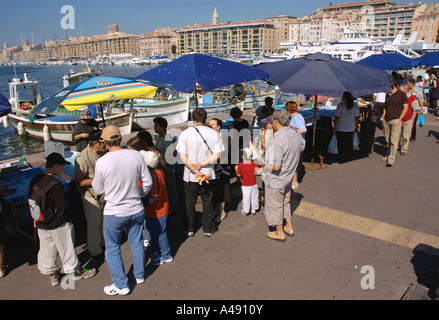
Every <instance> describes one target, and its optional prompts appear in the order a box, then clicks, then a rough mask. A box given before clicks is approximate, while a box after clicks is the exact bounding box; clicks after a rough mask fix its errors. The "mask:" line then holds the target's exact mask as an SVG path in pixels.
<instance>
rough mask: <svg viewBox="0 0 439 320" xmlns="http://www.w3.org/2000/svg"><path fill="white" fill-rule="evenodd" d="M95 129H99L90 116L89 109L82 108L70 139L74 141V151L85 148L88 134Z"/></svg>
mask: <svg viewBox="0 0 439 320" xmlns="http://www.w3.org/2000/svg"><path fill="white" fill-rule="evenodd" d="M96 129H99V126H98V123H97V122H96V120H95V119H93V117H92V116H91V112H90V110H88V109H84V110H82V112H81V117H80V121H78V123H77V124H76V125H75V127H74V128H73V132H72V140H73V141H75V142H76V151H78V152H81V151H82V150H84V149H85V148H87V145H88V135H89V134H90V132H92V131H93V130H96Z"/></svg>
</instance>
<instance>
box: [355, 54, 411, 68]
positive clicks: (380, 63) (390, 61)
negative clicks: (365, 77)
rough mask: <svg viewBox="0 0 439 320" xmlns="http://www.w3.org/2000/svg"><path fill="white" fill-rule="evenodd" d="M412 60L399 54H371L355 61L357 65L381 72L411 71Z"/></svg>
mask: <svg viewBox="0 0 439 320" xmlns="http://www.w3.org/2000/svg"><path fill="white" fill-rule="evenodd" d="M412 62H413V60H412V59H410V58H408V57H406V56H404V55H402V54H400V53H397V52H395V53H384V54H373V55H371V56H369V57H367V58H364V59H361V60H360V61H357V62H356V63H357V64H361V65H363V66H369V67H372V68H377V69H381V70H388V71H396V70H399V69H411V68H412V66H411V65H410V63H412Z"/></svg>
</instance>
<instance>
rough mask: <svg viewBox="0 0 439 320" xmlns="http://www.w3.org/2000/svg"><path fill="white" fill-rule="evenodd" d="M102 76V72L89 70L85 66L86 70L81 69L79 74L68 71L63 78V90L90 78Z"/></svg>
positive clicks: (88, 67)
mask: <svg viewBox="0 0 439 320" xmlns="http://www.w3.org/2000/svg"><path fill="white" fill-rule="evenodd" d="M102 75H104V72H103V71H98V70H93V69H91V68H90V66H87V68H86V69H83V70H82V71H79V72H75V71H73V70H70V71H69V73H68V74H66V75H64V76H63V86H64V88H65V87H68V86H70V85H72V84H74V83H78V82H81V81H84V80H87V79H90V78H92V77H98V76H102Z"/></svg>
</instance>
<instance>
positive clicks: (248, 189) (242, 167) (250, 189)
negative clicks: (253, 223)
mask: <svg viewBox="0 0 439 320" xmlns="http://www.w3.org/2000/svg"><path fill="white" fill-rule="evenodd" d="M252 154H253V152H252V149H250V148H245V149H244V150H242V162H241V163H239V164H238V165H237V166H236V167H235V170H236V176H237V177H238V178H240V179H241V190H242V211H241V213H242V214H243V215H244V216H248V215H249V214H250V213H251V214H256V211H258V210H259V189H258V184H257V182H256V173H259V174H260V173H261V172H262V169H261V168H259V166H258V165H257V164H256V163H255V162H254V161H253V160H252Z"/></svg>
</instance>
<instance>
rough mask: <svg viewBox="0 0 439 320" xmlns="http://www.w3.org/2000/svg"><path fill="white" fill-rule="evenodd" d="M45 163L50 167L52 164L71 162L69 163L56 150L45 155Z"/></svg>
mask: <svg viewBox="0 0 439 320" xmlns="http://www.w3.org/2000/svg"><path fill="white" fill-rule="evenodd" d="M46 164H47V166H48V167H51V166H52V165H54V164H71V163H70V162H68V161H66V159H64V157H63V156H62V155H61V154H59V153H58V152H52V153H51V154H49V155H48V156H47V157H46Z"/></svg>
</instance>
